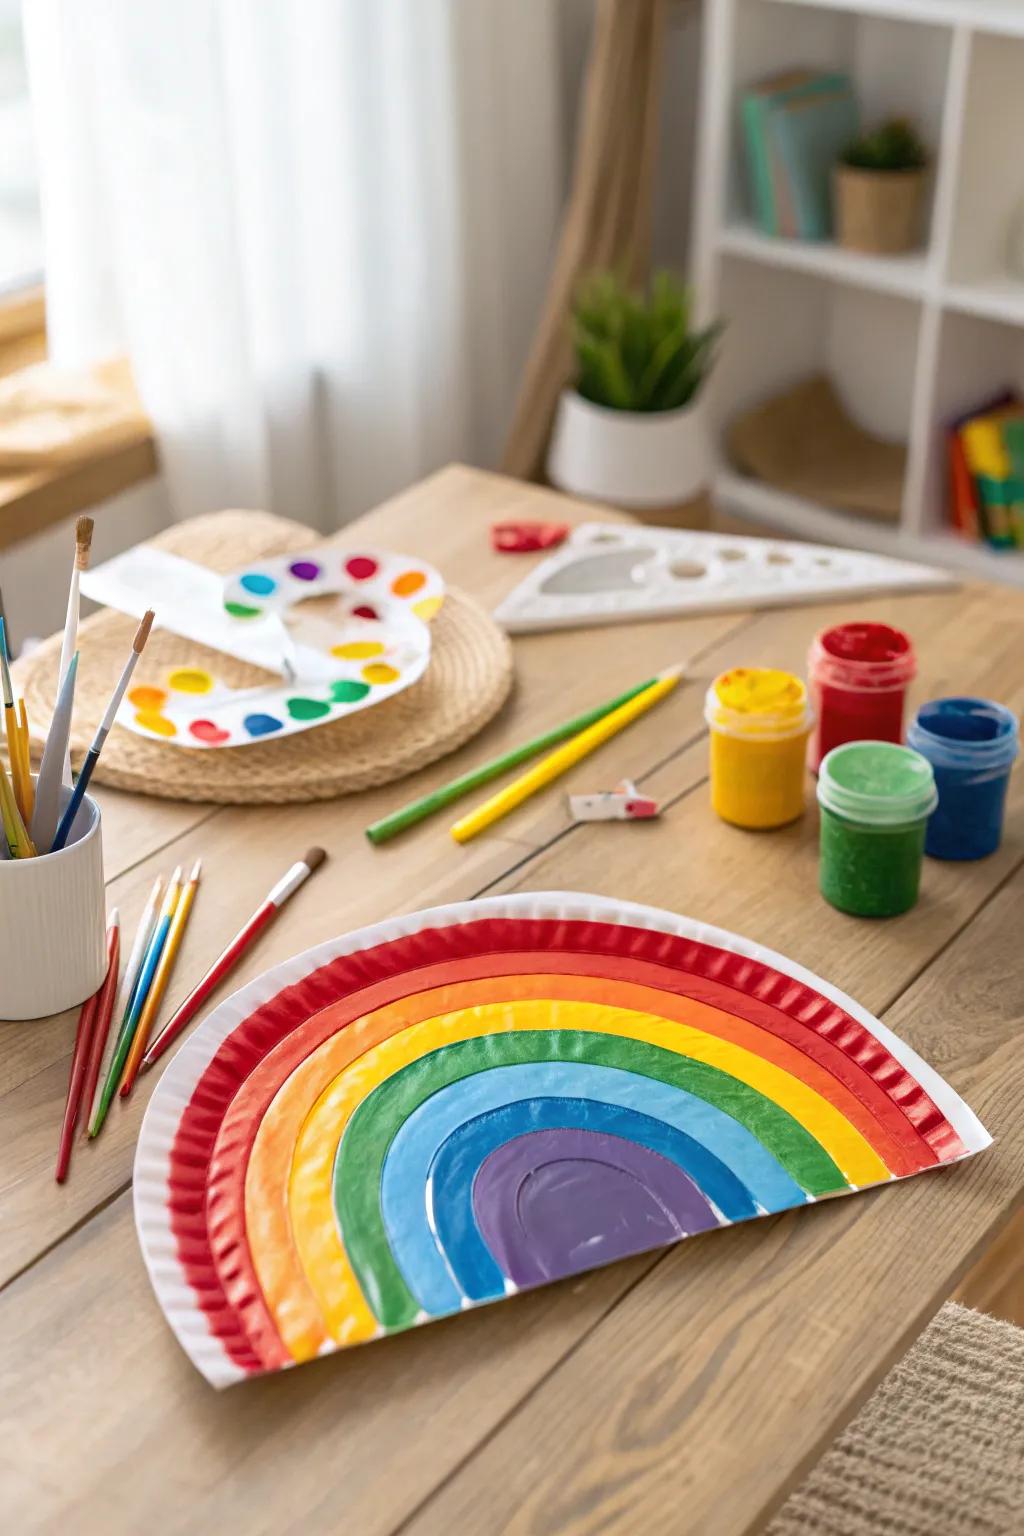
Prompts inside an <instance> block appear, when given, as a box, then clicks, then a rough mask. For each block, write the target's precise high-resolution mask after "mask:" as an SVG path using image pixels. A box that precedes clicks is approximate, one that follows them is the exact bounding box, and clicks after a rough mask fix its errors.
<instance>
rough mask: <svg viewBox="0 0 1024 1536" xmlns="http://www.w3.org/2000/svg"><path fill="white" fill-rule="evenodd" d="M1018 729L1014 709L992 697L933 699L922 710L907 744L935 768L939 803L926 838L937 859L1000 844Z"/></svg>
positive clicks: (980, 853)
mask: <svg viewBox="0 0 1024 1536" xmlns="http://www.w3.org/2000/svg"><path fill="white" fill-rule="evenodd" d="M1017 733H1018V721H1017V717H1016V715H1015V714H1014V713H1013V711H1012V710H1009V709H1006V708H1005V707H1004V706H1003V705H1002V704H994V703H993V702H992V700H991V699H933V700H932V702H931V703H930V704H924V705H922V707H921V708H920V709H919V710H918V712H917V719H916V720H915V721H914V723H913V725H912V726H911V727H910V729H909V731H908V732H907V745H908V746H910V747H913V748H914V749H915V751H917V752H920V753H921V755H922V756H923V757H926V758H927V759H928V761H929V762H930V763H931V765H932V768H933V769H934V772H935V784H936V787H937V789H938V791H939V803H938V806H937V808H936V810H935V811H934V813H933V814H932V816H931V818H930V819H929V822H928V831H927V833H926V836H925V844H924V851H925V853H927V854H930V855H931V857H932V858H933V859H983V858H984V857H985V855H986V854H989V853H994V852H995V850H996V849H997V848H998V847H999V839H1000V838H1001V837H1002V833H1003V808H1004V806H1005V804H1006V786H1007V783H1008V782H1009V778H1010V768H1011V767H1012V765H1013V760H1014V758H1015V757H1016V756H1017V753H1018V752H1019V751H1020V743H1019V741H1018V735H1017Z"/></svg>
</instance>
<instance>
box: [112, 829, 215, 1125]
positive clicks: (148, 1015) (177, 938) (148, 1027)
mask: <svg viewBox="0 0 1024 1536" xmlns="http://www.w3.org/2000/svg"><path fill="white" fill-rule="evenodd" d="M201 869H202V860H201V859H197V860H196V862H195V864H194V865H193V868H192V873H191V874H190V875H189V877H188V879H187V880H186V882H185V883H184V885H183V886H182V887H181V894H180V895H179V896H178V900H177V902H176V904H175V907H174V915H173V917H172V918H171V926H170V927H169V928H168V930H167V938H166V939H165V940H164V947H163V949H162V950H161V951H160V961H159V964H158V965H157V968H156V972H155V974H154V976H153V981H152V983H151V985H150V988H149V993H148V995H147V997H146V1001H145V1003H144V1004H143V1006H142V1013H141V1014H140V1015H139V1023H138V1027H137V1028H136V1031H135V1038H134V1039H133V1040H132V1045H131V1050H130V1051H129V1052H128V1059H127V1060H126V1061H125V1064H124V1076H123V1077H122V1079H121V1089H120V1092H121V1097H122V1098H123V1099H125V1098H127V1097H128V1095H129V1094H130V1093H131V1091H132V1085H133V1084H134V1082H135V1079H136V1077H138V1075H139V1066H140V1064H141V1062H142V1058H143V1056H144V1055H145V1052H146V1046H147V1045H148V1044H149V1036H150V1032H151V1031H152V1028H153V1020H154V1019H155V1018H156V1016H157V1014H158V1013H159V1012H160V1004H161V1003H162V1002H163V1000H164V993H165V992H166V991H167V983H168V981H170V979H171V972H172V971H173V969H174V962H175V960H177V958H178V950H179V949H180V948H181V941H182V939H183V937H184V935H185V924H186V923H187V922H188V918H189V913H190V912H191V911H192V903H193V902H194V901H195V898H196V886H197V885H198V884H199V872H200V870H201Z"/></svg>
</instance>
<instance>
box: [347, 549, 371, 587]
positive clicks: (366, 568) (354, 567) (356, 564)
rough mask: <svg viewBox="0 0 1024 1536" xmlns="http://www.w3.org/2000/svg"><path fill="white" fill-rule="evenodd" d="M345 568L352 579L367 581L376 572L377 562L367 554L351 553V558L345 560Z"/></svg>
mask: <svg viewBox="0 0 1024 1536" xmlns="http://www.w3.org/2000/svg"><path fill="white" fill-rule="evenodd" d="M345 569H346V571H348V573H349V575H350V576H351V577H352V579H353V581H368V580H369V579H370V577H371V576H375V575H376V574H377V562H376V560H371V559H370V557H369V555H353V556H352V559H351V560H346V561H345Z"/></svg>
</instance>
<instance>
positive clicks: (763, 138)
mask: <svg viewBox="0 0 1024 1536" xmlns="http://www.w3.org/2000/svg"><path fill="white" fill-rule="evenodd" d="M741 115H742V121H743V131H744V139H745V143H746V154H747V165H748V171H749V180H750V186H751V202H752V207H753V213H754V219H755V222H756V223H757V224H758V225H759V227H760V228H761V229H762V230H763V231H764V232H765V233H766V234H769V235H782V236H785V237H788V238H790V239H801V240H825V239H827V238H828V237H829V235H830V234H831V232H832V193H831V177H832V167H833V166H834V165H835V164H836V162H837V161H838V159H839V157H840V155H841V153H842V151H843V149H844V148H845V147H846V145H847V144H848V143H849V142H850V140H851V139H852V138H854V137H855V135H856V132H857V124H858V112H857V102H856V97H855V95H854V92H853V86H852V84H851V82H850V79H849V77H848V76H847V75H844V74H837V73H834V72H826V71H820V70H811V69H793V70H787V71H786V72H785V73H783V74H778V75H773V76H770V77H769V78H768V79H766V80H761V81H758V82H757V83H756V84H754V85H752V86H750V87H748V89H747V90H746V91H745V92H744V95H743V100H742V106H741Z"/></svg>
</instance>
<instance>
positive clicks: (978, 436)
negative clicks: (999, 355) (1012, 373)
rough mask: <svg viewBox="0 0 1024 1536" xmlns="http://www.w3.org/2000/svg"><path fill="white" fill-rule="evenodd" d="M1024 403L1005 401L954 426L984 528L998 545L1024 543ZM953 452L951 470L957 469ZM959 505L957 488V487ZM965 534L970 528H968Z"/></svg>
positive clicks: (989, 540)
mask: <svg viewBox="0 0 1024 1536" xmlns="http://www.w3.org/2000/svg"><path fill="white" fill-rule="evenodd" d="M1022 430H1024V404H1022V403H1021V402H1020V401H1018V400H1016V399H1014V398H1013V397H1010V398H1009V399H1008V401H1007V403H1006V404H1005V405H1002V406H1000V407H998V408H997V409H995V410H988V411H986V412H983V413H979V414H976V415H973V416H970V417H968V418H966V419H964V420H963V422H962V424H961V425H960V426H958V427H957V428H955V429H954V434H955V436H956V437H957V438H958V439H959V442H960V445H961V449H962V453H963V459H964V462H965V464H966V468H967V472H968V474H969V476H970V479H971V482H972V486H973V490H974V498H975V504H976V507H977V518H978V531H979V533H980V535H981V537H982V538H984V539H985V540H986V541H987V543H989V544H991V545H992V547H993V548H994V549H1013V548H1020V547H1022V546H1024V474H1022V473H1021V472H1020V471H1021V469H1024V440H1022V439H1021V437H1020V433H1021V431H1022ZM952 462H953V460H952V455H951V460H950V463H951V468H952ZM953 498H954V499H953V505H954V509H955V508H956V506H957V487H956V485H955V483H954V485H953ZM961 531H963V532H967V531H969V529H968V527H967V526H963V527H962V530H961Z"/></svg>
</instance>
